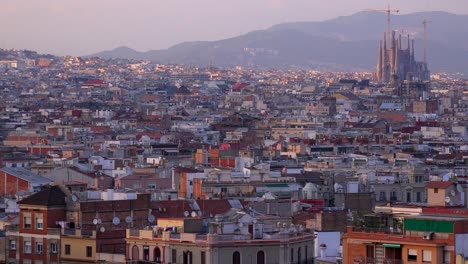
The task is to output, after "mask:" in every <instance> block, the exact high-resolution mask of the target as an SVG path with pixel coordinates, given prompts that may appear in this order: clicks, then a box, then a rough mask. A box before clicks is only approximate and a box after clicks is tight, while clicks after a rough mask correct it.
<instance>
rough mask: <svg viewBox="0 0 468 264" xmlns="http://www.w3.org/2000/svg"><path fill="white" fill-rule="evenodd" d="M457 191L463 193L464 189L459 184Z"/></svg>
mask: <svg viewBox="0 0 468 264" xmlns="http://www.w3.org/2000/svg"><path fill="white" fill-rule="evenodd" d="M457 191H458V192H460V193H461V192H463V187H462V186H461V185H460V184H457Z"/></svg>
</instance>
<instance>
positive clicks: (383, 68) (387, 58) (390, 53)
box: [377, 31, 430, 83]
mask: <svg viewBox="0 0 468 264" xmlns="http://www.w3.org/2000/svg"><path fill="white" fill-rule="evenodd" d="M407 40H408V44H407V47H406V49H403V48H402V36H401V35H399V37H398V40H397V39H396V37H395V31H392V38H391V43H390V47H388V48H387V38H386V36H385V34H384V38H383V41H382V40H381V41H380V48H379V59H378V63H377V80H378V81H380V82H385V83H386V82H390V81H393V80H400V81H403V80H408V79H413V80H415V79H418V80H420V81H427V80H429V78H430V72H429V68H428V66H427V63H426V62H422V61H416V59H415V56H414V40H411V39H410V36H409V35H408V38H407ZM382 42H383V45H382Z"/></svg>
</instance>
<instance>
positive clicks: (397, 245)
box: [383, 244, 401, 248]
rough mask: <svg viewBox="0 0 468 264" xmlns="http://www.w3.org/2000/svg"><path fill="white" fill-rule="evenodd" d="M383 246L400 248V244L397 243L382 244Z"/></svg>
mask: <svg viewBox="0 0 468 264" xmlns="http://www.w3.org/2000/svg"><path fill="white" fill-rule="evenodd" d="M383 246H384V247H386V248H400V247H401V245H399V244H383Z"/></svg>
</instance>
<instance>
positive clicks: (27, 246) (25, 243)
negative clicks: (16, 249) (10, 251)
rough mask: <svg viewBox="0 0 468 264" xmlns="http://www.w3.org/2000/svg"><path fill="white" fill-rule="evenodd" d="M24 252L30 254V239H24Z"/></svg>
mask: <svg viewBox="0 0 468 264" xmlns="http://www.w3.org/2000/svg"><path fill="white" fill-rule="evenodd" d="M23 251H24V253H28V254H31V241H24V249H23Z"/></svg>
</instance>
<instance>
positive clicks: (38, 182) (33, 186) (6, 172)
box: [0, 168, 52, 196]
mask: <svg viewBox="0 0 468 264" xmlns="http://www.w3.org/2000/svg"><path fill="white" fill-rule="evenodd" d="M51 183H52V181H51V180H49V179H47V178H44V177H42V176H40V175H37V174H35V173H32V172H31V171H29V170H27V169H24V168H2V169H0V195H2V196H4V195H16V194H17V193H18V192H21V191H22V192H25V193H32V192H37V191H39V190H40V189H41V188H42V186H45V185H48V184H51Z"/></svg>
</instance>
